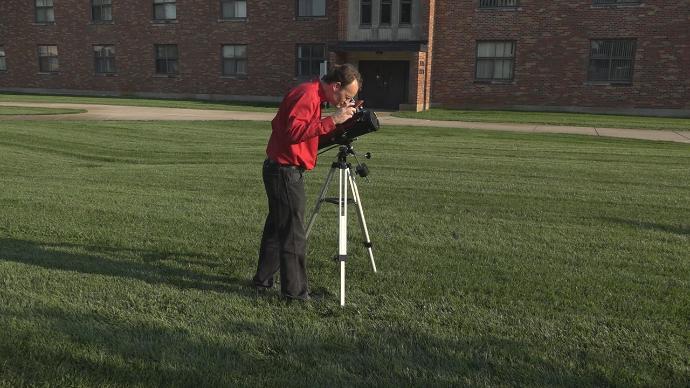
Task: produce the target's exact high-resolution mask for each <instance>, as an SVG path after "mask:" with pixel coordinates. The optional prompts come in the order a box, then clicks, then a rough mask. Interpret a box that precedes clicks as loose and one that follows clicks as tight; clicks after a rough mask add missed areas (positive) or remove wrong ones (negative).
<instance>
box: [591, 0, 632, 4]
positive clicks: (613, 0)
mask: <svg viewBox="0 0 690 388" xmlns="http://www.w3.org/2000/svg"><path fill="white" fill-rule="evenodd" d="M592 4H594V5H617V4H640V0H593V3H592Z"/></svg>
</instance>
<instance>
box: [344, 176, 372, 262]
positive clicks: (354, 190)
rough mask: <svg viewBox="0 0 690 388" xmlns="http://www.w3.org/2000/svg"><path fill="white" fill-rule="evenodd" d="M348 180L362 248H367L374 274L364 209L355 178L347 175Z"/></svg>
mask: <svg viewBox="0 0 690 388" xmlns="http://www.w3.org/2000/svg"><path fill="white" fill-rule="evenodd" d="M348 176H349V178H350V188H351V189H352V196H353V197H354V199H355V203H356V204H357V215H358V216H359V225H360V226H361V227H362V235H363V236H364V246H365V247H366V248H367V252H368V253H369V258H370V259H371V267H372V268H373V269H374V273H376V262H375V261H374V253H373V252H372V250H371V246H372V244H371V239H370V238H369V230H368V229H367V221H366V220H365V219H364V209H362V200H361V198H360V196H359V189H358V188H357V183H356V182H355V178H353V177H352V175H351V174H349V175H348Z"/></svg>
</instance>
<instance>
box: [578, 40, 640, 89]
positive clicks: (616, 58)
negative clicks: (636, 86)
mask: <svg viewBox="0 0 690 388" xmlns="http://www.w3.org/2000/svg"><path fill="white" fill-rule="evenodd" d="M635 43H636V42H635V40H634V39H616V40H612V39H608V40H592V41H591V49H590V54H589V70H588V72H587V73H588V75H587V78H588V79H589V80H590V81H608V82H624V83H630V82H632V74H633V62H634V58H635Z"/></svg>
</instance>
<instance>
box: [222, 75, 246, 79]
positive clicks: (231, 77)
mask: <svg viewBox="0 0 690 388" xmlns="http://www.w3.org/2000/svg"><path fill="white" fill-rule="evenodd" d="M220 78H221V79H236V80H246V79H247V78H249V77H247V76H246V75H221V76H220Z"/></svg>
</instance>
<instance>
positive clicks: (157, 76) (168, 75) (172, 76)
mask: <svg viewBox="0 0 690 388" xmlns="http://www.w3.org/2000/svg"><path fill="white" fill-rule="evenodd" d="M178 76H179V74H154V75H153V78H177V77H178Z"/></svg>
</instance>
